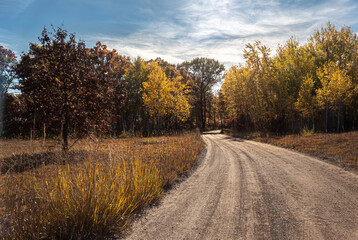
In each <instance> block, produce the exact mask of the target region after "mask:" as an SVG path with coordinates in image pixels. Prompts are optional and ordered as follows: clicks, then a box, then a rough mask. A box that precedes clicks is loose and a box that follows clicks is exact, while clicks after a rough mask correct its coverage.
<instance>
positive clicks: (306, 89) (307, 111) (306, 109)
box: [295, 75, 318, 130]
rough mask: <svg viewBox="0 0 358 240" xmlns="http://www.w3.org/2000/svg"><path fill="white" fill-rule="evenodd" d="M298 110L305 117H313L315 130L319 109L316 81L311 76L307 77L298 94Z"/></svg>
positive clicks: (296, 105) (296, 104)
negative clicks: (316, 115)
mask: <svg viewBox="0 0 358 240" xmlns="http://www.w3.org/2000/svg"><path fill="white" fill-rule="evenodd" d="M295 107H296V109H297V110H298V111H299V112H301V114H302V115H303V117H311V121H312V129H313V130H314V129H315V117H314V116H315V114H316V111H317V108H318V105H317V97H316V92H315V81H314V78H313V77H312V76H310V75H307V76H306V77H305V78H304V80H303V82H302V84H301V87H300V90H299V92H298V98H297V101H296V103H295Z"/></svg>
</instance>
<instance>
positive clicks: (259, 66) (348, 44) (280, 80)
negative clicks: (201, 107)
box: [220, 23, 358, 133]
mask: <svg viewBox="0 0 358 240" xmlns="http://www.w3.org/2000/svg"><path fill="white" fill-rule="evenodd" d="M244 58H245V60H246V63H245V64H244V65H237V66H233V67H232V68H231V69H229V70H228V72H227V73H226V75H225V82H224V84H223V85H222V87H221V92H220V94H221V98H220V99H221V101H222V105H223V109H222V110H223V111H224V113H223V114H224V116H225V118H226V119H227V120H226V125H227V126H230V127H232V128H235V129H237V130H239V131H267V132H275V133H297V132H300V131H301V130H302V129H303V128H307V129H312V130H315V131H321V132H333V131H334V132H340V131H349V130H356V129H357V128H358V39H357V35H356V34H355V33H354V32H352V30H351V29H350V28H349V27H342V28H340V29H337V28H336V27H335V26H334V25H332V24H331V23H328V24H327V25H326V26H325V27H322V28H320V29H318V30H316V31H315V32H314V34H313V35H312V36H311V37H310V38H309V39H308V41H307V43H306V44H304V45H300V44H299V42H298V40H296V39H295V38H293V37H292V38H290V39H289V40H288V41H287V42H286V43H285V44H284V45H281V46H279V47H278V48H277V51H276V53H275V54H274V55H272V54H271V50H270V49H269V48H268V47H266V46H265V45H263V44H262V43H261V42H255V43H254V44H247V45H246V49H245V50H244Z"/></svg>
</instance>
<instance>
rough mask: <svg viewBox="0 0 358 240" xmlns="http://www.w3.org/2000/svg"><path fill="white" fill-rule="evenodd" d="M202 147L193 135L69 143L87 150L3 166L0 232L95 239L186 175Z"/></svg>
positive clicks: (4, 234) (119, 226)
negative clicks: (52, 160) (17, 167)
mask: <svg viewBox="0 0 358 240" xmlns="http://www.w3.org/2000/svg"><path fill="white" fill-rule="evenodd" d="M203 146H204V144H203V142H202V141H201V139H200V135H198V134H186V135H182V136H176V137H158V138H135V139H122V140H110V139H106V140H101V141H97V142H94V141H87V142H86V141H83V142H82V143H81V144H79V145H78V146H77V150H81V151H78V154H82V153H83V151H85V152H86V153H87V154H84V158H85V159H83V161H76V162H75V163H71V162H70V159H68V158H66V163H65V164H63V161H62V159H59V161H58V163H61V164H48V165H46V166H45V165H44V166H41V167H37V168H34V169H31V170H24V171H22V172H16V171H8V172H7V173H6V174H3V175H2V176H0V178H1V179H0V181H1V185H0V194H1V199H0V211H1V212H0V213H1V216H2V220H0V236H1V237H2V238H5V239H101V238H104V237H107V236H110V235H111V234H113V233H118V232H120V231H121V230H122V229H123V228H124V227H125V226H126V224H127V223H128V221H130V219H131V217H132V216H133V213H135V212H137V211H140V210H141V209H143V208H144V207H146V206H148V205H149V204H152V203H154V202H156V201H157V200H158V199H160V197H161V196H162V195H163V192H164V190H165V188H167V187H168V186H170V185H171V184H172V183H173V182H174V181H176V180H178V179H179V178H180V176H181V175H182V174H186V173H188V171H189V170H190V169H191V168H192V167H193V165H195V163H196V161H197V159H198V154H199V152H200V151H201V150H202V148H203ZM88 153H89V154H88ZM60 156H61V154H59V155H58V157H59V158H61V157H60Z"/></svg>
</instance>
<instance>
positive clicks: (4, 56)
mask: <svg viewBox="0 0 358 240" xmlns="http://www.w3.org/2000/svg"><path fill="white" fill-rule="evenodd" d="M15 63H16V56H15V54H14V53H13V52H12V51H11V50H10V49H6V48H4V47H3V46H0V136H1V134H2V131H3V110H4V109H3V106H4V100H5V97H6V93H7V92H8V89H9V87H10V86H11V83H12V81H13V79H14V74H13V73H14V72H13V69H12V67H13V65H14V64H15Z"/></svg>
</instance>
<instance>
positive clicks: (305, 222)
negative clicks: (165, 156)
mask: <svg viewBox="0 0 358 240" xmlns="http://www.w3.org/2000/svg"><path fill="white" fill-rule="evenodd" d="M203 139H204V141H205V142H206V144H207V153H206V155H205V158H204V159H203V161H202V162H201V164H200V166H199V167H198V168H197V170H196V171H195V172H194V173H193V174H192V175H191V176H190V177H189V178H188V179H186V180H185V181H184V182H182V183H181V184H180V185H178V186H177V187H176V188H175V189H174V190H172V191H170V192H169V194H168V195H166V196H165V197H164V199H163V200H162V202H161V203H160V204H159V205H158V206H157V207H153V208H151V209H149V210H148V211H147V212H146V213H145V214H144V216H143V217H141V218H138V219H137V221H136V222H134V224H133V225H132V227H131V228H130V229H129V230H128V232H127V233H126V235H125V239H344V240H348V239H358V175H357V174H355V173H352V172H348V171H345V170H343V169H341V168H338V167H336V166H333V165H330V164H328V163H325V162H323V161H320V160H319V159H316V158H312V157H309V156H306V155H304V154H300V153H296V152H293V151H290V150H286V149H282V148H279V147H275V146H271V145H267V144H263V143H258V142H252V141H247V140H240V139H236V138H232V137H228V136H226V135H222V134H218V133H217V132H215V134H214V133H213V132H212V133H208V134H204V135H203Z"/></svg>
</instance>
